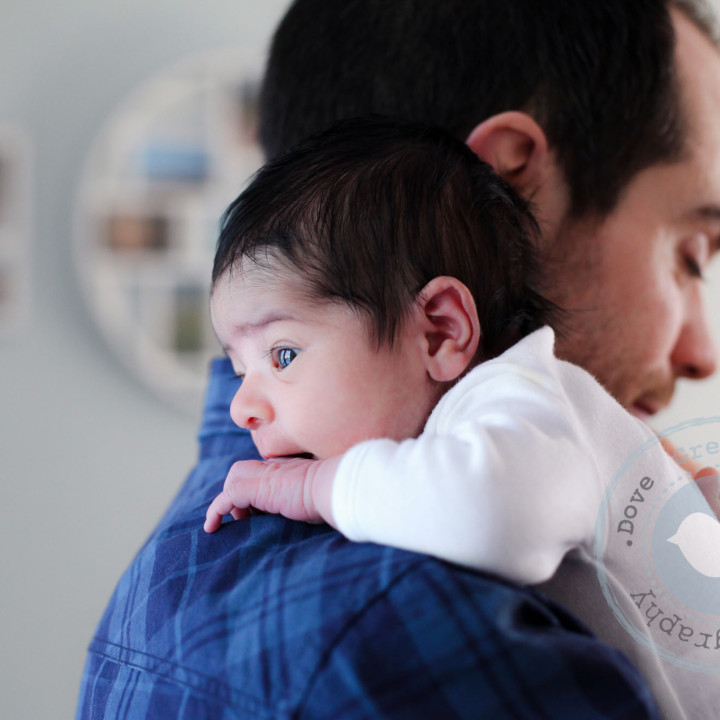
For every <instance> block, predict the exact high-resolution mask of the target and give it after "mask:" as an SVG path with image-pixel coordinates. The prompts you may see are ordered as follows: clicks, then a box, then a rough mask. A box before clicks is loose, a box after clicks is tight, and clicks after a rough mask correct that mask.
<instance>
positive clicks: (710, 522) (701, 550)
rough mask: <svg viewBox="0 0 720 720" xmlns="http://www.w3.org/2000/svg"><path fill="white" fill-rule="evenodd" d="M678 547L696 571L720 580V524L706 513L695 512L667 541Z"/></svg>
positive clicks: (685, 519) (684, 520)
mask: <svg viewBox="0 0 720 720" xmlns="http://www.w3.org/2000/svg"><path fill="white" fill-rule="evenodd" d="M667 541H668V542H669V543H672V544H673V545H677V546H678V547H679V548H680V552H681V553H682V554H683V557H684V558H685V560H687V562H688V563H689V564H690V565H691V566H692V568H693V569H694V570H696V571H697V572H699V573H700V574H701V575H704V576H705V577H709V578H720V522H718V519H717V518H715V517H712V516H711V515H707V514H706V513H701V512H694V513H691V514H690V515H688V516H687V517H686V518H684V519H683V521H682V522H681V523H680V526H679V527H678V529H677V532H676V533H675V534H674V535H673V536H672V537H669V538H668V539H667Z"/></svg>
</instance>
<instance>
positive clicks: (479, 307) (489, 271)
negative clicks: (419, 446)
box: [211, 118, 553, 457]
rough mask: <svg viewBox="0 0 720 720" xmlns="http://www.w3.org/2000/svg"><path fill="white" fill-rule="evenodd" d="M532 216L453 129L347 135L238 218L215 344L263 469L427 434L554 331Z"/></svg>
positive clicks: (395, 127)
mask: <svg viewBox="0 0 720 720" xmlns="http://www.w3.org/2000/svg"><path fill="white" fill-rule="evenodd" d="M536 229H537V228H536V225H535V222H534V219H533V218H532V215H531V214H530V213H529V211H528V209H527V206H526V203H525V202H524V201H523V200H521V199H520V198H519V197H518V196H517V195H516V194H515V193H514V192H513V191H512V190H511V189H510V187H509V186H508V185H507V184H506V183H505V182H504V181H502V180H501V179H500V178H499V177H497V176H496V175H495V174H494V173H493V172H492V171H491V169H490V168H489V166H488V165H486V164H485V163H483V162H481V161H480V160H479V159H478V158H477V157H476V156H475V155H474V154H473V153H472V151H471V150H470V149H469V148H468V147H467V146H466V145H465V144H463V143H462V142H460V141H459V140H456V139H455V138H453V137H452V136H450V135H448V134H447V133H445V132H444V131H442V130H437V129H430V128H425V127H422V126H417V125H414V124H412V125H411V124H405V123H397V122H394V121H386V120H383V119H380V118H371V119H367V120H353V121H348V122H343V123H340V124H338V125H336V126H334V127H332V128H330V129H329V130H327V131H325V132H323V133H322V134H320V135H317V136H314V137H312V138H310V139H309V140H307V141H306V142H305V143H304V144H303V145H301V146H300V147H298V148H296V149H294V150H292V151H290V152H289V153H287V154H286V155H283V156H281V157H279V158H278V159H276V160H275V161H272V162H271V163H269V164H268V165H267V166H265V167H264V168H262V169H261V170H260V171H259V172H258V174H257V175H256V177H255V179H254V180H253V182H252V183H251V185H250V186H249V187H248V189H247V190H245V191H244V192H243V193H242V194H241V195H240V196H239V198H238V199H237V200H236V201H235V202H234V203H233V204H232V205H231V206H230V208H229V209H228V211H227V214H226V217H225V221H224V223H223V228H222V231H221V235H220V240H219V243H218V251H217V254H216V258H215V266H214V269H213V292H212V298H211V314H212V320H213V326H214V328H215V331H216V333H217V335H218V338H219V339H220V341H221V343H222V344H223V346H224V348H225V350H226V352H227V354H228V356H229V357H230V359H231V361H232V362H233V366H234V367H235V370H236V372H238V373H239V374H241V375H244V376H245V379H244V382H243V384H242V386H241V388H240V390H239V391H238V393H237V395H236V397H235V399H234V400H233V403H232V406H231V414H232V416H233V418H234V419H235V421H236V422H237V423H238V424H239V425H241V426H244V427H247V428H249V429H250V430H252V431H253V436H254V439H255V441H256V444H257V446H258V448H259V450H260V452H261V453H263V455H265V456H266V457H276V456H278V455H294V454H299V453H310V454H312V455H314V456H317V457H327V456H329V455H334V454H339V453H341V452H344V450H346V449H347V448H348V447H350V446H351V445H352V444H355V443H357V442H359V441H361V440H364V439H367V438H370V437H390V438H394V439H397V440H401V439H404V438H406V437H411V436H414V435H416V434H418V433H419V432H420V431H421V430H422V427H423V425H424V423H425V420H426V419H427V416H428V414H429V412H430V411H431V409H432V407H433V405H434V404H435V402H436V401H437V399H438V398H439V396H440V395H441V394H442V392H444V391H445V390H446V389H447V388H448V386H449V384H451V383H452V382H454V381H455V380H456V379H457V378H458V377H459V376H461V375H462V374H463V373H464V372H465V370H466V369H467V368H468V367H469V366H470V365H472V364H473V363H475V362H477V361H478V360H480V359H484V358H488V357H492V356H494V355H497V354H498V353H499V352H501V351H502V350H504V349H505V348H506V347H507V346H509V345H510V344H511V343H512V342H514V341H515V340H517V339H519V338H520V337H522V336H523V335H525V334H527V333H528V332H530V331H532V330H534V329H536V328H538V327H540V326H542V325H544V324H545V323H546V322H547V321H548V320H549V319H550V318H551V315H552V311H553V308H552V306H550V305H549V304H548V303H547V302H546V301H545V300H544V299H543V298H542V297H541V296H540V295H539V294H538V293H537V291H536V289H535V283H536V279H537V277H538V274H539V273H538V265H537V263H536V257H535V246H534V240H535V239H536Z"/></svg>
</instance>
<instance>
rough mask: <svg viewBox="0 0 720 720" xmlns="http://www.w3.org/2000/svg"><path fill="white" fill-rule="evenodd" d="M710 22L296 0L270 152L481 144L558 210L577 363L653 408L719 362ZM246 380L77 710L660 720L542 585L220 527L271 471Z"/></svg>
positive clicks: (109, 636)
mask: <svg viewBox="0 0 720 720" xmlns="http://www.w3.org/2000/svg"><path fill="white" fill-rule="evenodd" d="M689 18H693V19H692V21H691V20H690V19H689ZM699 21H700V18H699V16H696V15H695V14H694V11H693V10H692V8H691V7H690V6H689V5H687V6H686V3H682V8H680V3H673V4H672V15H670V14H668V7H667V3H665V2H661V1H660V0H655V1H654V2H650V0H635V1H634V2H633V3H628V2H627V0H615V2H607V3H577V2H575V1H574V0H567V1H561V0H558V1H557V2H553V3H533V2H530V1H529V0H526V1H524V2H519V1H516V2H511V1H510V0H503V2H478V0H472V1H470V0H466V1H465V2H462V1H461V0H455V1H451V0H433V1H431V0H422V2H420V1H419V0H418V1H417V2H403V3H387V2H384V1H383V2H380V1H379V0H378V1H375V0H343V2H338V3H329V2H327V0H299V2H297V3H295V5H294V6H293V7H292V8H291V10H290V12H289V14H288V15H287V17H286V20H285V22H284V23H283V25H282V26H281V28H280V30H279V32H278V35H277V36H276V39H275V43H274V46H273V51H272V55H271V60H270V63H269V68H268V75H267V80H266V83H265V88H264V97H263V121H262V128H263V133H262V135H263V141H264V145H265V148H266V152H267V153H268V155H274V154H277V152H279V151H280V150H282V149H283V148H284V147H286V146H287V145H289V144H291V143H293V142H295V141H296V140H299V139H301V137H303V136H304V135H306V134H307V133H308V132H311V131H314V130H317V129H320V128H321V127H322V126H324V125H326V124H327V123H329V122H330V121H331V120H333V119H335V118H337V117H340V116H351V115H359V114H367V113H369V112H379V113H383V114H389V115H397V116H401V117H406V118H409V119H412V120H418V121H427V122H433V123H438V124H441V125H445V126H447V127H448V128H449V129H451V130H452V131H453V132H455V134H457V135H459V136H461V137H463V138H464V139H467V141H468V143H469V145H470V146H471V147H472V148H473V149H474V150H475V151H476V152H477V153H478V154H479V155H480V156H481V157H483V158H486V159H488V160H489V161H490V162H491V163H492V164H493V165H494V166H495V168H496V169H497V170H498V171H499V172H500V173H502V174H503V175H505V177H506V178H507V179H509V180H510V181H511V182H512V183H513V184H515V186H516V187H517V188H518V189H519V190H520V191H521V192H523V193H524V194H525V195H526V196H527V197H529V198H531V199H532V201H533V203H534V205H535V207H536V210H537V213H538V215H539V219H540V222H541V225H542V227H543V231H544V233H543V237H544V241H543V242H544V246H543V248H542V250H543V253H544V259H545V267H546V272H547V277H548V283H547V289H548V291H549V294H550V295H551V297H552V298H553V299H554V300H555V301H556V302H558V303H559V304H561V305H563V306H564V307H566V308H567V309H569V310H570V311H572V312H571V314H570V315H569V316H568V321H567V327H565V328H564V336H563V338H562V340H561V343H560V347H559V350H560V352H561V354H562V356H563V357H566V358H568V359H570V360H574V361H575V362H579V363H581V364H583V365H584V366H585V367H587V368H588V369H590V370H591V371H592V372H593V373H594V374H596V375H597V377H598V378H599V379H600V380H601V381H602V382H603V383H604V384H605V385H606V386H607V387H608V389H610V390H611V392H613V393H614V394H615V395H616V397H618V399H619V400H621V402H622V403H623V404H624V405H625V406H626V407H628V408H629V409H631V410H632V411H633V412H635V413H636V414H638V415H641V416H648V415H651V414H652V413H654V412H656V411H657V410H659V409H660V408H661V407H662V406H664V405H665V404H666V403H667V402H669V400H670V397H671V395H672V391H673V388H674V384H675V381H676V380H677V379H678V378H680V377H690V378H699V377H704V376H707V375H709V374H710V373H712V372H713V370H714V365H715V356H714V350H713V347H712V343H711V340H710V338H709V335H708V331H707V327H706V322H705V317H704V307H703V304H702V297H701V284H700V280H699V276H700V275H701V273H702V269H703V268H704V267H705V265H706V263H707V262H708V260H709V258H710V256H711V255H712V253H713V252H714V250H715V244H716V241H715V239H716V238H717V236H718V235H719V234H720V220H719V219H718V217H719V216H720V212H718V205H720V134H719V133H720V131H719V130H717V129H716V128H715V127H714V125H713V122H712V120H713V117H714V116H715V114H716V113H717V112H718V111H720V82H718V80H717V79H716V78H720V73H719V72H718V71H719V70H720V55H718V53H717V51H716V49H715V47H714V46H713V45H712V44H711V43H710V42H709V40H708V37H709V35H710V31H709V28H708V27H706V26H703V25H699V24H698V23H699ZM675 39H677V47H675V43H674V41H675ZM563 88H564V89H563ZM611 101H616V102H611ZM227 372H228V368H227V364H225V363H222V362H218V363H217V364H216V365H215V371H214V377H213V380H212V381H211V387H210V391H209V395H208V404H207V409H206V417H205V424H204V426H203V429H202V430H201V460H200V464H199V465H198V467H197V468H196V470H195V471H194V473H193V474H192V475H191V476H190V478H189V480H188V482H187V484H186V485H185V487H184V488H183V490H182V491H181V492H180V494H179V495H178V498H177V499H176V501H175V503H174V505H173V506H172V507H171V509H170V511H169V513H168V515H167V516H166V517H165V519H164V520H163V521H162V522H161V523H160V525H159V527H158V529H157V531H156V532H155V533H154V534H153V536H152V537H151V538H150V539H149V541H148V543H147V544H146V546H145V547H144V548H143V550H142V551H141V552H140V554H139V555H138V557H137V558H136V560H135V561H134V563H133V565H132V566H131V567H130V569H129V570H128V572H127V573H126V575H125V576H124V577H123V579H122V580H121V582H120V584H119V586H118V588H117V590H116V593H115V595H114V597H113V599H112V601H111V603H110V606H109V608H108V610H107V612H106V614H105V617H104V618H103V620H102V622H101V624H100V627H99V628H98V632H97V634H96V637H95V639H94V640H93V643H92V645H91V652H90V657H89V660H88V665H87V667H86V673H85V676H84V680H83V689H82V691H81V699H80V705H79V708H78V717H113V718H116V717H132V718H136V717H152V718H154V717H158V718H159V717H163V718H165V717H181V716H185V717H192V718H204V717H208V718H209V717H213V718H215V717H267V718H281V717H328V718H330V717H332V718H356V717H358V718H359V717H392V718H395V717H408V718H411V717H412V718H417V717H433V718H434V717H443V718H446V717H447V718H452V717H460V718H465V717H497V718H502V717H527V718H536V717H552V718H565V717H567V718H577V717H583V718H602V717H628V718H640V717H653V716H654V712H655V711H654V710H653V707H652V701H651V700H649V698H648V696H647V689H646V687H645V685H644V684H643V682H642V680H641V679H640V678H639V676H638V675H637V674H636V672H635V671H634V669H633V668H632V667H631V666H629V665H628V664H626V662H625V661H624V660H623V658H622V657H620V656H619V655H618V654H617V653H616V652H615V651H613V650H611V649H609V648H608V647H606V646H604V645H602V644H601V643H599V642H597V641H595V640H594V639H592V638H591V637H589V636H587V635H586V634H584V632H583V630H582V629H581V628H580V627H578V626H577V625H576V624H575V623H574V621H573V620H572V618H570V617H568V616H567V615H566V614H565V613H564V612H563V611H562V609H560V608H559V607H557V606H554V605H553V604H552V603H549V602H548V601H547V600H546V599H544V598H543V597H541V596H538V595H535V594H534V593H533V592H531V591H525V590H521V589H518V588H514V587H511V586H508V585H505V584H502V583H500V582H498V581H497V580H495V579H493V578H488V577H483V576H480V575H475V574H472V573H467V572H463V571H460V570H458V569H456V568H454V567H452V566H449V565H444V564H442V563H439V562H436V561H433V560H430V559H428V558H424V557H422V556H414V555H409V554H406V553H402V552H399V551H394V550H389V549H384V548H378V547H376V546H366V545H351V544H349V543H347V542H346V541H344V539H343V538H341V537H340V536H338V535H336V534H335V533H332V532H328V530H327V528H324V527H317V526H315V527H313V526H304V525H298V524H295V523H292V522H288V521H285V520H282V519H281V518H275V517H255V518H252V519H251V520H250V521H246V522H241V523H238V522H236V523H232V524H230V525H228V526H227V527H226V528H223V530H222V531H221V532H220V533H217V534H216V535H214V536H204V535H203V533H202V515H203V510H204V508H205V506H206V505H207V503H208V502H209V500H210V499H211V498H212V497H214V495H215V494H216V493H217V492H218V491H219V489H220V487H221V485H222V482H223V479H224V477H225V473H226V471H227V469H228V467H229V466H230V464H231V463H232V462H233V461H234V460H237V459H240V458H248V457H252V456H253V449H252V447H251V446H250V443H249V441H248V439H247V436H246V435H243V434H242V433H241V431H239V430H237V429H235V430H233V428H232V426H231V425H230V423H229V419H228V412H227V411H228V405H229V402H230V399H231V398H232V395H233V391H234V387H235V384H234V383H233V381H232V379H231V378H229V377H227ZM223 373H225V374H223ZM308 411H309V412H311V411H312V409H311V408H309V409H308ZM430 521H431V520H430V519H429V522H430Z"/></svg>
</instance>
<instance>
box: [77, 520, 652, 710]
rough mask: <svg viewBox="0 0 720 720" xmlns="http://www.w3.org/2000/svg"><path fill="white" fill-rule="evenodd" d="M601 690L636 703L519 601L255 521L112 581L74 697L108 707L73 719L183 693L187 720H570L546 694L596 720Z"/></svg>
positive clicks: (528, 601) (503, 591) (413, 562)
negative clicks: (540, 718)
mask: <svg viewBox="0 0 720 720" xmlns="http://www.w3.org/2000/svg"><path fill="white" fill-rule="evenodd" d="M558 640H560V641H561V642H560V643H559V644H558ZM573 658H574V659H575V660H577V659H579V658H582V660H583V662H585V663H586V664H587V667H586V668H585V669H583V668H582V667H580V666H578V665H575V667H573V663H572V660H573ZM568 663H570V664H568ZM608 669H612V671H613V672H610V673H609V674H608V673H607V672H605V673H604V677H605V680H604V682H603V687H602V688H600V687H599V686H598V683H597V681H595V680H593V678H592V677H591V675H592V674H593V672H594V671H596V670H600V671H602V670H606V671H607V670H608ZM608 678H609V679H608ZM613 681H614V682H616V683H618V692H619V695H620V697H624V698H626V699H627V700H628V701H629V702H630V703H631V705H633V707H634V706H635V703H637V704H638V707H640V706H641V705H642V702H641V701H640V700H639V699H638V697H639V695H640V694H641V693H639V690H640V689H641V686H640V685H639V684H638V685H637V687H636V686H635V684H634V683H635V682H636V681H637V678H636V677H635V676H634V674H633V672H632V670H631V668H630V667H629V666H626V665H625V664H624V661H623V660H622V659H621V658H619V657H618V656H617V655H616V654H615V653H614V652H613V651H610V650H609V649H606V648H604V647H603V646H601V645H600V644H599V643H597V642H596V641H594V640H593V639H592V638H591V637H590V636H589V634H587V633H586V632H585V630H584V629H583V628H582V627H581V626H579V625H578V624H577V623H576V622H575V621H574V620H573V619H572V618H571V617H570V616H569V615H567V614H566V613H564V612H563V611H562V610H560V609H559V608H557V607H555V606H553V605H551V604H550V603H549V602H548V601H546V600H545V599H543V598H542V597H541V596H539V595H537V594H535V593H533V592H532V591H530V590H524V589H521V588H517V587H514V586H512V585H509V584H506V583H503V582H501V581H499V580H497V579H495V578H492V577H487V576H483V575H481V574H477V573H473V572H470V571H465V570H462V569H460V568H457V567H455V566H452V565H448V564H445V563H442V562H440V561H437V560H433V559H431V558H428V557H426V556H421V555H415V554H412V553H407V552H403V551H400V550H394V549H391V548H385V547H381V546H377V545H368V544H355V543H350V542H349V541H347V540H346V539H345V538H343V537H342V536H341V535H339V534H338V533H336V532H334V531H331V530H330V529H329V528H327V527H324V526H322V527H321V526H310V525H305V524H301V523H293V522H290V521H287V520H284V519H282V518H279V517H272V516H263V517H254V518H251V519H250V520H249V521H238V522H232V523H228V524H227V525H226V526H224V527H223V528H222V529H221V530H220V531H219V532H218V533H216V534H214V535H206V534H205V533H203V532H202V530H201V528H200V527H199V524H198V522H197V518H194V519H192V520H191V518H190V517H188V518H187V520H183V519H179V520H177V521H175V522H173V523H169V524H167V525H165V526H164V527H161V529H160V530H159V532H158V533H156V534H155V535H154V536H153V538H152V539H151V540H150V542H148V544H147V545H146V546H145V548H144V549H143V550H142V551H141V552H140V554H139V555H138V557H137V558H136V560H135V561H134V563H133V564H132V566H131V567H130V568H129V570H128V571H127V573H126V574H125V576H124V577H123V579H122V580H121V582H120V583H119V585H118V588H117V590H116V593H115V596H114V597H113V600H112V602H111V603H110V606H109V607H108V610H107V612H106V615H105V617H104V619H103V621H102V622H101V624H100V627H99V628H98V632H97V634H96V637H95V638H94V640H93V642H92V645H91V652H90V658H89V660H88V666H87V668H86V674H85V678H84V681H83V682H84V685H83V692H82V694H81V708H82V703H83V702H84V703H88V702H91V698H92V702H94V703H96V704H98V707H102V708H104V709H103V710H102V711H99V710H98V711H96V710H94V709H93V710H91V711H88V712H86V713H85V712H82V714H80V713H81V711H79V716H81V717H105V716H106V715H105V714H103V713H107V712H108V710H107V708H109V707H111V706H112V703H111V702H110V701H111V699H112V698H113V696H117V697H119V696H122V697H123V698H124V700H123V702H126V703H130V705H133V704H136V705H137V707H138V708H139V707H141V706H142V707H145V706H149V705H148V704H152V703H159V704H158V707H161V708H163V710H162V712H167V711H168V710H167V707H168V706H167V705H166V704H164V703H168V702H170V701H176V700H177V698H178V696H179V695H183V696H186V697H187V698H189V700H187V702H191V703H195V705H194V708H195V709H194V711H193V712H194V714H193V717H198V718H202V717H258V718H263V717H267V718H282V717H306V716H307V717H315V718H320V717H327V718H337V717H344V718H345V717H347V718H355V717H357V718H360V717H418V716H426V717H476V716H477V711H478V708H482V709H483V712H484V713H485V714H487V716H493V717H510V716H512V717H535V716H537V712H538V708H542V709H543V711H545V710H553V707H554V709H555V711H557V714H556V715H553V716H554V717H570V716H571V715H567V714H562V713H561V712H559V709H560V704H561V701H558V700H557V699H553V698H551V697H550V695H549V694H548V691H547V688H546V687H545V684H546V683H547V682H552V683H558V684H562V685H563V688H564V689H563V693H565V694H567V693H568V692H570V693H571V694H572V693H573V692H574V693H576V694H577V698H575V701H578V698H579V700H581V701H582V702H581V703H580V704H579V705H577V706H574V710H577V708H578V707H582V709H583V712H585V711H586V710H587V709H588V708H590V710H591V711H590V712H588V713H586V714H584V715H583V716H584V717H605V715H604V714H602V713H600V712H599V711H597V708H596V707H595V703H602V702H603V701H604V698H605V694H606V690H607V684H608V682H610V683H612V682H613ZM158 698H160V699H158ZM562 702H564V701H562ZM558 703H560V704H558ZM89 707H90V706H89ZM598 707H599V706H598ZM220 709H222V714H221V715H218V713H219V712H220ZM635 709H637V708H635ZM425 711H427V713H426V714H424V715H418V714H417V713H424V712H425ZM204 712H207V714H206V715H205V714H202V713H204ZM481 714H482V713H481ZM132 716H133V717H135V716H136V715H132ZM137 716H139V717H163V715H162V714H157V715H153V714H152V713H145V714H143V713H141V712H140V711H138V712H137ZM637 717H644V715H643V714H642V713H640V714H638V715H637Z"/></svg>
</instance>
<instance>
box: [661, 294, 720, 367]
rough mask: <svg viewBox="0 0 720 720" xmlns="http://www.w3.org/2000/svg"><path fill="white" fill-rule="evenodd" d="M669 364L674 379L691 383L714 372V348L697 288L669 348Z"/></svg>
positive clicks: (704, 307)
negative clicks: (670, 351) (688, 379)
mask: <svg viewBox="0 0 720 720" xmlns="http://www.w3.org/2000/svg"><path fill="white" fill-rule="evenodd" d="M671 362H672V365H673V370H674V372H675V376H676V377H686V378H690V379H694V380H701V379H702V378H706V377H709V376H710V375H712V374H713V373H714V372H715V370H716V369H717V348H716V346H715V341H714V339H713V335H712V332H711V329H710V324H709V323H708V317H707V308H706V306H705V301H704V299H703V296H702V290H700V289H698V290H697V292H696V294H695V295H694V296H693V298H692V300H691V302H689V303H688V306H687V308H686V317H685V324H684V325H683V327H682V329H681V331H680V336H679V337H678V341H677V343H676V344H675V348H674V349H673V353H672V357H671Z"/></svg>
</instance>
